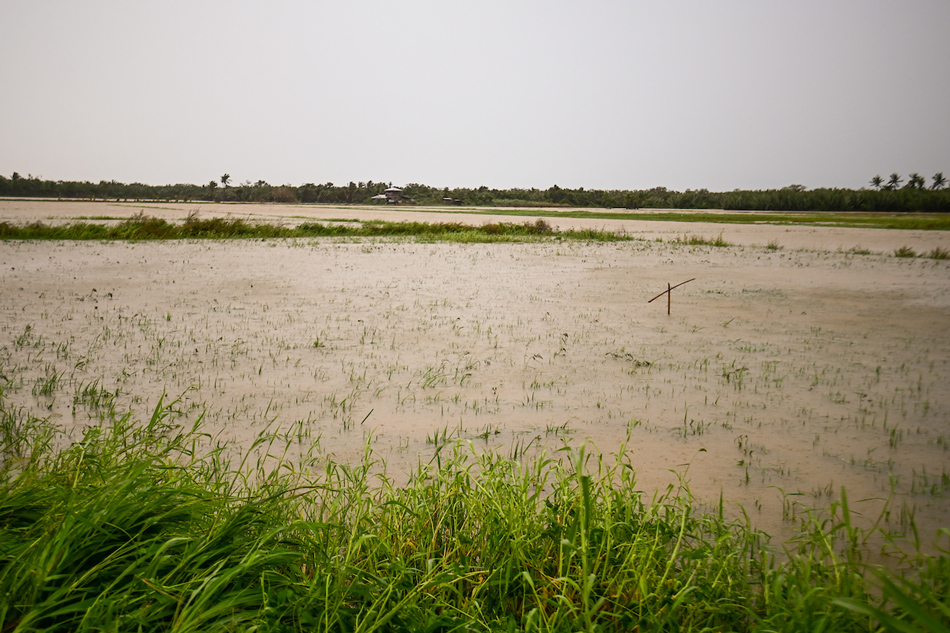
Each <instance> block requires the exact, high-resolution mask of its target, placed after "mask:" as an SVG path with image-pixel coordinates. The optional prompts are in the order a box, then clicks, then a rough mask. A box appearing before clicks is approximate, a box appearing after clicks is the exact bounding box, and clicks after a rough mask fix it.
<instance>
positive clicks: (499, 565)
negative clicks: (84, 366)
mask: <svg viewBox="0 0 950 633" xmlns="http://www.w3.org/2000/svg"><path fill="white" fill-rule="evenodd" d="M178 404H179V403H178V402H171V403H167V402H163V401H160V402H159V403H158V404H157V405H156V406H155V408H154V412H153V414H152V415H151V417H150V418H149V419H148V420H144V421H141V422H139V421H137V420H135V419H133V417H132V416H131V415H122V416H119V415H116V414H115V413H114V412H110V413H109V414H108V415H106V416H104V417H103V421H102V422H101V423H99V424H94V425H92V426H90V427H88V428H86V430H85V432H84V434H83V436H82V438H75V441H74V442H73V443H71V444H70V443H68V442H64V438H62V437H61V436H58V435H57V433H56V432H55V430H53V429H52V428H51V426H50V424H49V423H48V422H46V421H44V420H39V419H35V418H29V419H23V418H22V416H20V417H17V416H16V415H14V414H13V413H11V412H10V411H8V410H7V408H6V402H5V401H4V399H3V397H2V395H0V430H2V431H3V433H2V434H0V440H2V445H0V456H2V460H3V461H2V468H0V483H2V485H0V596H3V598H2V600H0V630H2V631H4V632H10V633H12V632H17V631H84V630H85V631H91V630H96V631H100V630H116V631H122V630H137V631H186V630H187V631H191V630H201V631H219V630H220V631H235V630H256V631H298V630H299V631H314V630H319V631H576V630H584V631H630V630H641V631H646V630H651V631H654V630H655V631H666V630H669V631H705V630H730V631H778V630H784V631H806V630H807V631H812V630H828V631H832V630H833V631H868V630H874V629H876V628H878V627H879V626H880V625H881V624H883V625H884V626H885V627H893V628H891V629H890V630H919V628H920V627H923V630H945V629H944V628H940V627H946V626H947V623H948V622H950V613H948V612H947V609H946V604H947V602H948V599H950V573H948V572H950V557H948V554H947V551H946V548H944V549H943V550H942V551H941V552H940V553H939V555H936V556H934V555H924V554H921V553H919V552H917V553H913V554H911V555H909V556H908V557H907V558H906V559H905V560H904V561H903V566H902V567H901V568H900V569H898V570H892V571H885V570H884V569H879V568H875V567H872V566H869V565H867V563H866V556H867V554H868V552H867V551H866V550H865V549H864V543H865V541H866V538H867V536H868V534H867V533H864V532H862V531H861V530H860V529H858V528H856V527H854V526H852V524H851V521H850V512H849V509H848V504H847V497H846V495H844V494H843V495H842V500H841V501H840V502H838V503H836V504H833V505H832V507H831V508H830V514H829V517H828V518H826V519H824V520H819V519H817V518H816V519H809V520H808V521H805V522H803V523H802V529H801V534H800V535H799V537H798V538H797V539H796V540H795V541H793V542H792V543H791V545H790V546H789V549H788V550H787V552H785V553H782V554H779V555H776V553H775V552H774V551H772V550H771V549H770V548H769V546H768V538H767V537H766V536H765V535H764V534H762V533H759V532H756V531H754V530H752V529H750V528H749V527H748V525H747V524H746V523H743V522H735V521H731V520H729V519H727V518H725V517H724V515H723V512H722V509H721V508H720V510H719V511H718V512H714V513H713V514H701V513H699V512H698V511H697V510H696V508H695V507H694V504H693V502H692V500H691V498H690V495H689V490H688V486H687V485H685V483H684V484H683V485H681V486H680V487H678V488H674V487H671V488H670V489H668V490H667V491H665V492H664V493H662V494H657V495H656V496H654V497H650V498H645V497H644V495H643V494H642V493H641V492H640V491H639V489H638V485H637V480H636V473H635V471H634V468H633V467H632V459H631V455H630V454H629V452H628V451H627V450H626V449H625V448H624V447H620V448H619V449H618V450H617V452H616V453H615V454H612V455H601V454H597V453H592V452H587V451H585V448H584V447H583V446H581V447H565V448H563V449H562V450H559V451H555V452H553V453H549V454H541V455H539V456H537V457H535V458H532V459H524V458H522V459H512V458H508V457H503V456H500V455H498V454H493V453H479V452H477V451H476V450H475V449H474V447H473V446H472V445H470V444H467V443H464V442H448V443H442V444H440V445H439V448H438V449H437V450H436V451H435V454H434V456H433V457H431V459H430V460H429V461H428V462H423V461H422V460H421V459H420V463H419V465H418V467H417V468H416V469H415V470H414V472H413V473H412V474H411V477H410V479H409V482H408V483H407V484H405V485H400V486H397V485H395V484H394V483H393V481H392V480H391V479H389V478H388V477H387V476H386V475H385V474H373V473H379V472H380V471H381V470H382V472H383V473H384V472H385V471H384V469H382V466H383V465H382V464H381V463H380V462H379V460H378V458H377V457H376V456H375V455H374V454H373V452H372V450H371V448H370V447H369V446H367V449H366V452H365V456H364V458H363V459H362V460H361V461H359V462H358V463H355V464H342V463H338V462H335V461H333V460H332V459H327V458H326V457H325V456H322V455H321V454H320V451H319V448H318V447H316V446H310V445H309V440H307V439H306V437H307V435H306V430H305V429H304V428H303V425H299V426H296V427H294V428H293V429H291V430H290V431H288V432H283V433H279V432H263V433H261V435H260V436H259V437H258V439H257V441H256V442H255V443H254V445H253V446H252V447H250V448H249V449H248V450H247V451H245V452H243V454H241V455H238V454H237V453H236V452H235V451H234V450H232V449H231V448H229V447H225V446H221V445H220V444H218V443H217V442H216V441H215V440H214V439H213V438H209V437H208V436H207V435H206V434H205V433H204V431H203V429H202V426H201V420H200V417H199V418H198V420H196V421H190V422H187V423H186V424H185V425H184V426H179V425H178V424H177V423H179V422H185V418H184V417H183V416H182V414H180V413H178V412H176V408H177V406H178ZM14 431H15V432H14ZM56 446H61V447H62V448H59V449H57V448H55V447H56ZM943 536H944V537H947V536H948V534H946V533H945V534H944V535H943ZM902 574H903V576H902ZM898 587H899V589H898ZM895 590H897V591H898V592H899V593H895ZM879 623H881V624H879ZM910 626H915V627H917V628H907V627H910Z"/></svg>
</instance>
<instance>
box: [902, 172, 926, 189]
mask: <svg viewBox="0 0 950 633" xmlns="http://www.w3.org/2000/svg"><path fill="white" fill-rule="evenodd" d="M926 184H927V181H926V180H924V177H923V176H921V175H920V174H918V173H917V172H916V171H915V172H914V173H912V174H911V175H910V176H909V177H908V180H907V188H908V189H923V188H924V185H926Z"/></svg>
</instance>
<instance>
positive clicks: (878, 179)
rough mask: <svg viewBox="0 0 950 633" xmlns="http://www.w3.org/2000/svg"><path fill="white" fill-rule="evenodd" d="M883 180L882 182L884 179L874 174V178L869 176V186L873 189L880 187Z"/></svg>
mask: <svg viewBox="0 0 950 633" xmlns="http://www.w3.org/2000/svg"><path fill="white" fill-rule="evenodd" d="M883 182H884V179H883V178H881V177H880V176H875V177H874V178H871V186H872V187H874V188H875V189H880V188H881V183H883Z"/></svg>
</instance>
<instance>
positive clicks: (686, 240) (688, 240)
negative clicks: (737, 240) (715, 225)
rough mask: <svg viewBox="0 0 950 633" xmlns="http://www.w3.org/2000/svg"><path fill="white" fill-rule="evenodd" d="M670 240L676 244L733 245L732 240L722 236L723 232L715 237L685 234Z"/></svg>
mask: <svg viewBox="0 0 950 633" xmlns="http://www.w3.org/2000/svg"><path fill="white" fill-rule="evenodd" d="M670 241H671V242H672V243H674V244H685V245H687V246H719V247H724V246H732V244H731V243H730V242H727V241H726V240H724V239H723V238H722V233H720V234H719V235H718V236H717V237H715V238H713V239H710V238H708V237H703V236H701V235H684V236H682V237H678V238H676V239H673V240H670Z"/></svg>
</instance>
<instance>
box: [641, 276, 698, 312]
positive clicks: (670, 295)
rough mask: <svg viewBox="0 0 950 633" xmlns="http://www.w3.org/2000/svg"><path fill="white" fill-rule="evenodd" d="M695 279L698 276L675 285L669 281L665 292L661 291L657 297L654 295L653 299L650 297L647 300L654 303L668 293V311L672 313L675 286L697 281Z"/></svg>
mask: <svg viewBox="0 0 950 633" xmlns="http://www.w3.org/2000/svg"><path fill="white" fill-rule="evenodd" d="M695 280H696V278H695V277H693V278H692V279H687V280H686V281H684V282H682V283H678V284H676V285H675V286H671V285H670V284H669V283H667V284H666V290H664V291H663V292H661V293H660V294H658V295H657V296H655V297H653V298H652V299H650V300H649V301H647V303H653V302H654V301H656V300H657V299H659V298H660V297H662V296H663V295H666V313H667V314H670V311H671V308H672V303H673V289H674V288H679V287H680V286H682V285H683V284H688V283H689V282H691V281H695Z"/></svg>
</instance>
